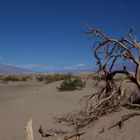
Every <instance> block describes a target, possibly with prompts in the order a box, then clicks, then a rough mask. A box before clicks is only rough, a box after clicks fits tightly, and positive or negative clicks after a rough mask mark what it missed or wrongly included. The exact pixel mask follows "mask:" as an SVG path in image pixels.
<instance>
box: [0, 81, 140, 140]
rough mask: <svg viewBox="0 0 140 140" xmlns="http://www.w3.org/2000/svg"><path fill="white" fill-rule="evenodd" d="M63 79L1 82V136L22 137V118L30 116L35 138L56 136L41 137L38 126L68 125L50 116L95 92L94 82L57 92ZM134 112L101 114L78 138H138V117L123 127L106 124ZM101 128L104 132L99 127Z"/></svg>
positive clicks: (16, 139)
mask: <svg viewBox="0 0 140 140" xmlns="http://www.w3.org/2000/svg"><path fill="white" fill-rule="evenodd" d="M61 82H62V81H58V82H53V83H50V84H45V83H44V82H38V81H37V80H36V79H33V80H28V81H25V82H9V83H7V84H4V83H0V140H25V122H26V120H28V119H30V118H32V119H33V131H34V136H35V140H44V139H49V140H56V136H53V137H49V138H42V137H41V135H40V134H39V133H38V129H39V126H40V125H42V126H43V128H44V129H51V128H53V129H64V130H68V129H69V128H68V127H67V126H64V125H60V124H57V123H56V122H55V120H54V119H53V117H57V116H61V115H63V114H67V113H69V112H72V111H74V110H79V109H81V106H80V105H79V100H80V99H81V98H82V97H83V96H84V95H87V94H91V93H93V92H94V90H95V89H94V86H93V85H92V82H91V81H88V82H87V84H86V87H85V88H84V89H82V90H76V91H67V92H59V91H58V90H57V89H56V87H57V86H59V85H60V83H61ZM131 112H135V111H134V110H128V109H122V110H121V111H120V112H114V113H112V114H109V115H107V116H104V117H102V118H100V119H99V120H97V121H96V122H94V123H92V124H90V125H89V126H88V127H86V128H85V129H83V131H85V132H86V133H85V134H84V135H82V137H81V140H139V139H140V136H139V130H140V123H139V122H140V117H139V116H137V117H134V118H130V119H129V120H128V121H126V122H125V124H124V127H123V128H122V129H119V128H117V127H114V128H112V129H110V130H108V127H109V126H111V125H112V124H114V123H115V122H117V121H118V120H119V119H120V118H121V116H122V115H126V114H128V113H131ZM102 129H104V133H100V131H101V130H102Z"/></svg>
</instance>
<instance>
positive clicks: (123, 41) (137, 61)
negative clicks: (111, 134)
mask: <svg viewBox="0 0 140 140" xmlns="http://www.w3.org/2000/svg"><path fill="white" fill-rule="evenodd" d="M88 33H89V34H90V35H93V36H94V37H97V40H98V41H97V42H96V43H95V45H94V51H93V52H94V57H95V58H96V60H97V65H98V75H99V78H100V81H102V80H104V82H105V85H104V87H103V88H102V89H100V90H99V91H98V92H97V93H94V94H93V95H89V96H86V97H84V98H82V99H86V100H87V104H86V107H87V108H86V109H87V111H88V113H89V115H90V118H91V119H93V118H94V117H95V118H96V117H97V116H101V115H103V114H106V113H108V112H111V111H113V110H116V109H118V107H119V106H121V105H124V100H125V94H126V93H125V85H126V84H127V83H128V82H129V83H133V84H135V85H136V86H137V88H138V90H139V94H140V43H139V42H137V40H136V37H135V36H134V33H133V29H130V30H129V32H128V33H127V35H126V37H125V36H123V37H121V38H120V39H114V38H111V37H109V36H107V35H106V34H104V33H103V32H102V31H101V30H100V29H98V28H94V27H88ZM124 60H125V61H126V60H127V61H131V62H132V63H133V64H134V65H135V66H136V68H135V71H134V74H132V73H131V72H129V71H128V70H127V67H126V66H123V68H122V69H120V70H115V69H114V67H115V65H116V63H117V62H123V61H124ZM122 64H123V63H122ZM117 74H122V75H124V76H123V78H122V79H121V81H119V82H118V81H117V82H116V80H115V78H114V77H115V76H116V75H117ZM132 96H133V93H132ZM95 97H96V103H94V104H93V105H92V104H91V103H90V105H89V101H90V100H91V99H92V98H95ZM127 104H129V105H131V106H133V107H134V106H137V107H139V105H138V104H133V102H131V101H130V102H127Z"/></svg>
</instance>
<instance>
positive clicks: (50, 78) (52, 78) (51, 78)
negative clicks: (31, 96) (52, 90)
mask: <svg viewBox="0 0 140 140" xmlns="http://www.w3.org/2000/svg"><path fill="white" fill-rule="evenodd" d="M74 77H75V76H74V75H73V74H72V73H68V74H59V73H55V74H47V75H43V74H40V75H37V76H36V79H37V80H38V81H39V82H42V81H43V82H45V83H46V84H49V83H52V82H56V81H61V80H66V79H70V78H74Z"/></svg>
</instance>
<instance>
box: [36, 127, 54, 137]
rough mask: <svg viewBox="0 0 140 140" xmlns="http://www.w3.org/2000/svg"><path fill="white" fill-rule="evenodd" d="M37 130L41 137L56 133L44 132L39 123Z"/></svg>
mask: <svg viewBox="0 0 140 140" xmlns="http://www.w3.org/2000/svg"><path fill="white" fill-rule="evenodd" d="M38 132H39V133H40V134H41V136H42V137H50V136H54V135H57V134H56V133H49V132H44V130H43V129H42V126H41V125H40V127H39V130H38Z"/></svg>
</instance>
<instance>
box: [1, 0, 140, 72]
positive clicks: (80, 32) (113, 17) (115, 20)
mask: <svg viewBox="0 0 140 140" xmlns="http://www.w3.org/2000/svg"><path fill="white" fill-rule="evenodd" d="M139 6H140V2H139V0H0V63H4V64H10V65H16V66H19V67H23V68H26V69H30V70H36V71H56V70H71V69H84V68H85V69H88V68H91V67H94V66H95V60H94V58H93V56H92V45H93V43H94V41H95V40H94V39H92V38H91V37H90V36H89V35H87V34H86V33H85V32H86V26H85V25H86V24H89V25H93V26H97V27H100V28H101V29H102V30H103V31H104V32H106V33H107V34H108V35H112V34H113V35H116V36H117V35H119V34H120V33H121V32H124V31H127V30H128V28H129V27H130V26H133V27H134V28H135V29H136V34H137V35H138V36H139V35H140V15H139V13H140V8H139Z"/></svg>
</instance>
